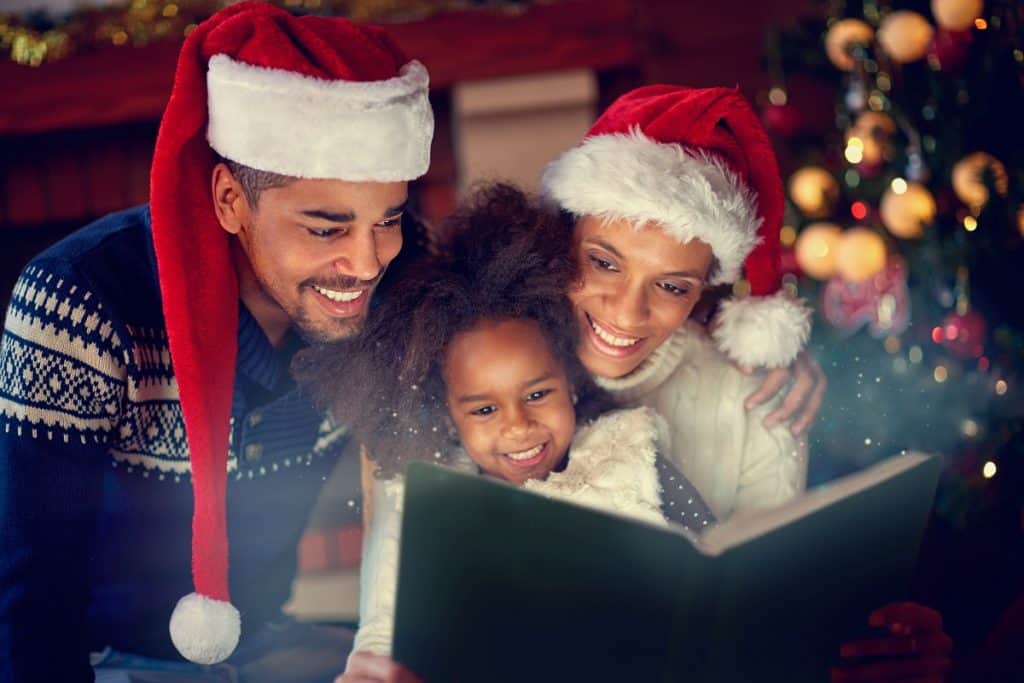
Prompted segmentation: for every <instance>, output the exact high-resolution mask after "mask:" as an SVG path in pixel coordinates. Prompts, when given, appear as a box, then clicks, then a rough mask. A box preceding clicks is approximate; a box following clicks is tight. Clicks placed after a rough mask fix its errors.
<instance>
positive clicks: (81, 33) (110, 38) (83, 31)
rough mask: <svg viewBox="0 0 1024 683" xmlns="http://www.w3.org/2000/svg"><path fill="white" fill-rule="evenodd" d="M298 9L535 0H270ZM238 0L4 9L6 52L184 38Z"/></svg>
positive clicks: (405, 9) (360, 16)
mask: <svg viewBox="0 0 1024 683" xmlns="http://www.w3.org/2000/svg"><path fill="white" fill-rule="evenodd" d="M270 1H271V2H273V3H274V4H275V5H278V6H280V7H284V8H285V9H287V10H290V11H293V12H295V13H304V14H318V15H324V16H340V17H348V18H349V19H352V20H353V21H408V20H412V19H421V18H423V17H427V16H430V15H431V14H435V13H437V12H442V11H446V10H454V9H467V8H473V7H485V6H486V7H500V8H504V9H512V10H515V9H522V8H524V7H525V6H526V5H529V4H531V3H530V2H529V0H476V1H473V0H461V1H460V0H270ZM230 4H233V2H232V0H131V1H130V2H127V3H125V4H119V5H117V6H114V7H103V8H91V9H82V10H78V11H75V12H72V13H71V14H69V15H67V16H66V17H64V18H62V19H60V20H57V21H55V20H54V19H53V18H51V17H50V16H48V15H47V14H46V13H45V12H43V11H40V12H33V13H28V14H11V13H2V12H0V52H2V53H3V54H6V55H7V56H8V57H9V58H10V59H11V60H12V61H14V62H16V63H18V64H23V65H26V66H39V65H41V64H45V63H47V62H54V61H57V60H59V59H63V58H65V57H67V56H68V55H70V54H72V53H74V52H78V51H82V50H87V49H90V48H96V47H106V46H110V45H113V46H118V47H120V46H134V47H142V46H144V45H148V44H150V43H154V42H157V41H160V40H168V39H174V38H182V37H184V36H186V35H188V33H189V31H191V30H192V29H193V28H195V26H196V24H198V23H199V22H201V21H202V20H204V19H206V18H207V17H209V16H210V15H211V14H213V13H214V12H216V11H217V10H219V9H221V8H223V7H224V6H226V5H230Z"/></svg>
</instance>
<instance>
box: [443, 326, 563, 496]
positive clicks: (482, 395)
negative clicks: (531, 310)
mask: <svg viewBox="0 0 1024 683" xmlns="http://www.w3.org/2000/svg"><path fill="white" fill-rule="evenodd" d="M444 383H445V390H446V397H445V398H446V400H447V403H448V413H449V414H450V415H451V417H452V420H453V421H454V422H455V427H456V429H457V430H458V432H459V439H460V440H461V441H462V447H463V448H464V449H465V450H466V453H467V454H468V455H469V457H470V458H471V459H472V460H473V462H475V463H476V464H477V465H478V466H479V467H480V469H481V470H483V471H484V472H485V473H486V474H488V475H490V476H492V477H496V478H498V479H504V480H505V481H509V482H511V483H513V484H522V483H523V482H524V481H526V480H527V479H544V478H545V477H547V476H548V473H549V472H551V470H552V469H553V468H554V467H555V466H556V465H558V464H559V463H560V462H561V461H562V458H563V457H564V456H565V453H566V451H568V450H569V444H570V443H571V441H572V437H573V433H574V432H575V431H576V412H575V409H574V408H573V405H572V388H571V387H570V386H569V381H568V379H567V378H566V376H565V370H564V369H563V368H562V366H561V364H560V363H559V362H558V360H557V359H556V358H555V357H554V355H553V354H552V353H551V348H550V346H549V345H548V343H547V340H546V339H545V338H544V335H543V334H541V331H540V329H539V328H538V327H537V324H536V323H534V322H532V321H528V320H502V321H485V322H481V323H479V324H477V325H474V326H473V327H472V328H470V329H468V330H466V331H465V332H462V333H461V334H459V335H457V336H456V337H455V338H454V339H453V340H452V342H451V343H450V344H449V345H448V349H447V350H446V352H445V359H444Z"/></svg>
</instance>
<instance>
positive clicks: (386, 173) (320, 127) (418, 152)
mask: <svg viewBox="0 0 1024 683" xmlns="http://www.w3.org/2000/svg"><path fill="white" fill-rule="evenodd" d="M206 82H207V92H208V102H207V104H208V109H209V115H210V119H209V125H208V127H207V131H206V137H207V140H208V141H209V143H210V146H211V147H213V149H214V150H216V151H217V153H219V154H220V155H221V156H223V157H226V158H228V159H231V160H232V161H237V162H238V163H240V164H245V165H246V166H250V167H252V168H256V169H259V170H262V171H271V172H273V173H279V174H281V175H287V176H293V177H297V178H333V179H340V180H351V181H377V182H394V181H402V180H413V179H415V178H418V177H420V176H421V175H423V174H424V173H426V172H427V167H428V166H429V165H430V141H431V139H432V138H433V135H434V113H433V110H432V109H431V108H430V102H429V100H428V99H427V85H428V83H429V77H428V75H427V70H426V68H425V67H424V66H423V65H422V64H420V63H419V62H417V61H412V62H409V63H408V64H406V65H405V66H403V67H402V70H401V75H399V76H396V77H394V78H390V79H388V80H384V81H368V82H357V81H329V80H324V79H321V78H313V77H311V76H305V75H302V74H298V73H295V72H292V71H285V70H282V69H268V68H264V67H259V66H252V65H251V64H246V63H244V62H238V61H235V60H233V59H232V58H231V57H228V56H227V55H224V54H218V55H214V56H213V57H211V58H210V64H209V71H208V72H207V75H206Z"/></svg>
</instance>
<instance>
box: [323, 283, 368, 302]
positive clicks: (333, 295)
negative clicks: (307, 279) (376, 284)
mask: <svg viewBox="0 0 1024 683" xmlns="http://www.w3.org/2000/svg"><path fill="white" fill-rule="evenodd" d="M313 289H315V290H316V291H317V292H319V293H320V294H322V295H324V296H325V297H327V298H328V299H330V300H331V301H339V302H343V303H347V302H349V301H355V300H356V299H358V298H359V297H361V296H362V295H363V292H365V291H366V290H364V289H360V290H359V291H357V292H337V291H335V290H333V289H325V288H324V287H319V286H317V285H313Z"/></svg>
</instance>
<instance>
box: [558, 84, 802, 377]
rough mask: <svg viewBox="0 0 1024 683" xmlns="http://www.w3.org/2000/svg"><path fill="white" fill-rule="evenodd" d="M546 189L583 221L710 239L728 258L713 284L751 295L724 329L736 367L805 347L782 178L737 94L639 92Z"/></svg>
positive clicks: (728, 305)
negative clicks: (785, 235)
mask: <svg viewBox="0 0 1024 683" xmlns="http://www.w3.org/2000/svg"><path fill="white" fill-rule="evenodd" d="M541 184H542V187H543V191H544V194H545V195H546V196H547V197H549V198H550V199H551V200H553V201H554V202H555V203H557V204H558V205H559V206H560V207H561V208H562V209H564V210H566V211H568V212H569V213H571V214H574V215H576V216H585V215H594V216H599V217H606V218H626V219H628V220H631V221H633V222H635V224H636V225H643V224H648V223H651V224H657V225H659V226H660V227H661V228H662V229H663V230H665V231H666V232H668V233H669V234H670V235H672V236H673V237H675V238H676V239H678V240H679V241H680V242H684V243H685V242H688V241H690V240H692V239H699V240H701V241H703V242H706V243H707V244H708V245H710V247H711V250H712V252H713V254H714V256H715V259H716V261H717V268H716V269H715V270H714V272H713V273H712V277H711V282H710V284H725V283H732V282H735V281H736V280H737V279H739V278H740V276H741V275H745V277H746V279H747V280H748V281H749V283H750V296H747V297H745V298H742V299H736V298H732V299H728V300H726V301H724V302H722V305H721V307H720V309H719V312H718V313H717V315H716V319H715V320H714V321H713V323H712V330H713V331H712V335H713V337H714V339H715V342H716V344H717V345H718V347H719V348H720V349H721V350H722V351H723V352H724V353H726V354H727V355H728V356H729V357H731V358H732V359H733V360H735V361H736V362H738V363H740V364H742V365H746V366H750V367H757V366H767V367H781V366H785V365H788V364H789V363H790V362H792V360H793V359H794V358H795V357H796V355H797V354H798V353H799V352H800V350H801V349H802V348H803V346H804V344H805V343H806V341H807V337H808V335H809V333H810V312H809V310H808V309H807V308H806V307H805V306H804V305H803V303H802V302H800V301H796V300H793V299H791V298H789V297H787V296H785V295H784V294H783V293H782V292H781V291H780V286H781V284H782V270H781V263H780V244H779V232H780V230H781V228H782V212H783V208H784V201H785V200H784V196H783V190H782V179H781V178H780V176H779V169H778V165H777V163H776V161H775V154H774V152H773V151H772V148H771V144H770V143H769V141H768V136H767V134H766V133H765V131H764V129H763V128H762V127H761V122H760V120H759V118H758V116H757V114H756V113H755V112H754V111H753V109H752V108H751V106H750V104H749V103H748V102H747V100H746V99H744V97H743V96H742V95H740V94H739V92H738V91H737V90H734V89H730V88H705V89H695V88H684V87H679V86H670V85H652V86H647V87H643V88H639V89H637V90H633V91H632V92H629V93H627V94H626V95H623V96H622V97H620V98H619V99H618V100H616V101H615V102H614V103H612V105H611V106H610V107H609V108H608V110H607V111H605V113H604V114H603V115H602V116H601V117H600V118H599V119H598V120H597V122H596V123H595V124H594V126H593V127H592V128H591V129H590V131H589V132H588V133H587V135H586V137H585V138H584V139H583V141H582V142H581V143H580V144H579V145H578V146H576V147H574V148H573V149H571V150H569V151H567V152H565V153H564V154H563V155H562V156H561V157H559V158H558V159H557V160H555V161H554V162H552V163H551V164H550V165H549V166H548V168H547V170H546V171H545V173H544V177H543V180H542V182H541Z"/></svg>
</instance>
